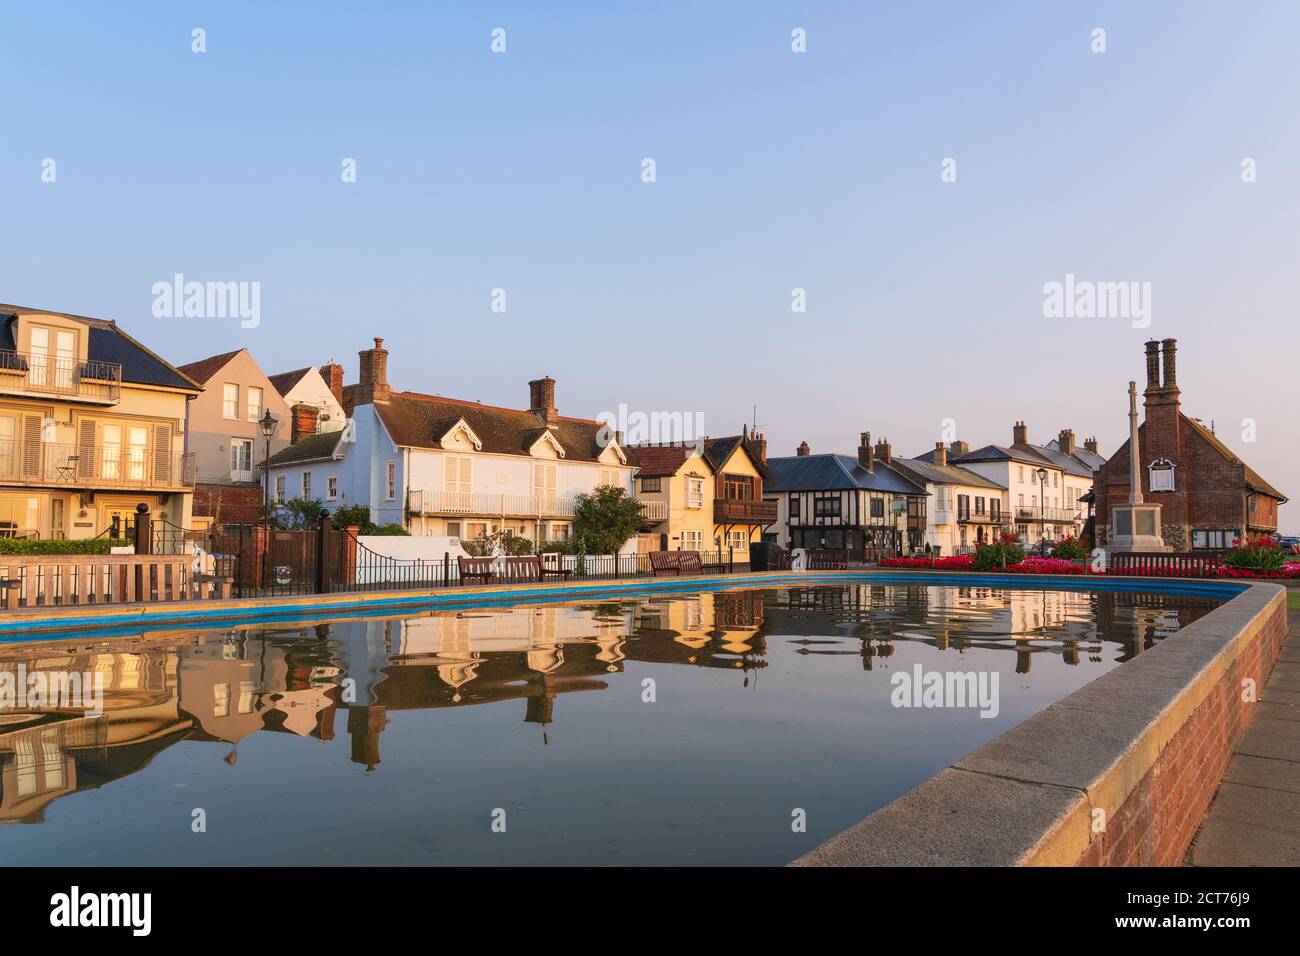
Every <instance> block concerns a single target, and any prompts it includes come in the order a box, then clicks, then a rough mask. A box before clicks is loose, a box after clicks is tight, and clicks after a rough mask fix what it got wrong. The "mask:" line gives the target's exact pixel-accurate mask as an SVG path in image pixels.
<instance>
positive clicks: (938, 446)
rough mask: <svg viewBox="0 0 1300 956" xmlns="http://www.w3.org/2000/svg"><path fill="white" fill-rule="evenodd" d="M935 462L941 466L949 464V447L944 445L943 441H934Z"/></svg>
mask: <svg viewBox="0 0 1300 956" xmlns="http://www.w3.org/2000/svg"><path fill="white" fill-rule="evenodd" d="M934 463H935V464H936V465H938V466H939V467H940V468H943V467H944V466H945V465H947V464H948V449H947V448H944V447H943V442H941V441H937V442H935V443H934Z"/></svg>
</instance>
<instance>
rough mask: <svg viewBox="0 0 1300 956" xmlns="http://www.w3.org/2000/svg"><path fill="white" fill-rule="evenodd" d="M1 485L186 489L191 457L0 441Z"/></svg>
mask: <svg viewBox="0 0 1300 956" xmlns="http://www.w3.org/2000/svg"><path fill="white" fill-rule="evenodd" d="M0 482H4V483H5V484H22V485H40V486H50V485H54V486H58V485H67V486H68V487H69V488H138V489H148V488H164V489H165V488H189V487H192V486H193V484H194V455H193V453H189V454H186V453H184V452H171V451H156V450H155V449H153V448H148V447H139V446H127V445H59V444H54V443H52V442H51V443H45V442H42V443H39V444H35V443H32V444H28V443H26V442H15V441H10V440H0Z"/></svg>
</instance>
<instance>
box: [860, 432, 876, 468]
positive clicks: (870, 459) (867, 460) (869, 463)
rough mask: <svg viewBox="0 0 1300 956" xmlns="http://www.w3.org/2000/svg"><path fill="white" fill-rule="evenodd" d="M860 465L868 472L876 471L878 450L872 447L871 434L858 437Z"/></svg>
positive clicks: (867, 433)
mask: <svg viewBox="0 0 1300 956" xmlns="http://www.w3.org/2000/svg"><path fill="white" fill-rule="evenodd" d="M858 464H859V465H861V466H862V467H863V468H865V469H867V471H871V472H874V471H875V470H876V450H875V449H874V448H872V447H871V432H863V433H862V434H861V435H860V436H859V437H858Z"/></svg>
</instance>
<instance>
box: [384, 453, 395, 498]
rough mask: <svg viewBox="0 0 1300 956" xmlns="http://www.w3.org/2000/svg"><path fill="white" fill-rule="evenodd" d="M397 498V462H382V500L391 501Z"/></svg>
mask: <svg viewBox="0 0 1300 956" xmlns="http://www.w3.org/2000/svg"><path fill="white" fill-rule="evenodd" d="M396 498H397V462H395V461H386V462H384V500H385V501H393V500H395V499H396Z"/></svg>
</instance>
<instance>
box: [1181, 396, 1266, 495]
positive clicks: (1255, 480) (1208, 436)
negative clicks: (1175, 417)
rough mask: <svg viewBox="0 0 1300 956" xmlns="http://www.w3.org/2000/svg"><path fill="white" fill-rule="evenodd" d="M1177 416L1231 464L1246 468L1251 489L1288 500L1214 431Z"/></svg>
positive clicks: (1183, 416)
mask: <svg viewBox="0 0 1300 956" xmlns="http://www.w3.org/2000/svg"><path fill="white" fill-rule="evenodd" d="M1179 417H1180V418H1181V419H1182V420H1183V422H1184V423H1185V424H1187V425H1188V426H1190V427H1191V428H1192V429H1193V430H1194V431H1196V432H1197V434H1199V435H1200V436H1201V437H1202V438H1204V439H1205V440H1206V441H1207V442H1209V443H1210V445H1211V447H1213V448H1214V450H1215V451H1217V452H1218V453H1219V454H1221V455H1222V456H1223V457H1224V458H1226V459H1228V461H1230V462H1232V463H1233V464H1239V465H1241V466H1242V467H1243V468H1244V469H1245V470H1246V484H1247V485H1249V486H1250V488H1251V490H1253V491H1259V492H1262V493H1263V494H1266V495H1268V496H1269V497H1270V498H1276V499H1278V501H1287V500H1288V499H1287V496H1286V495H1284V494H1282V492H1280V491H1278V490H1277V489H1276V488H1274V487H1273V486H1272V485H1271V484H1269V483H1268V482H1267V481H1265V480H1264V479H1263V478H1262V477H1260V475H1259V472H1257V471H1255V469H1253V468H1251V467H1250V465H1248V464H1246V463H1245V462H1244V461H1242V460H1241V459H1240V458H1238V457H1237V456H1236V455H1234V454H1233V453H1232V449H1230V448H1229V447H1228V446H1227V445H1225V444H1224V443H1223V442H1221V441H1220V440H1219V437H1218V436H1217V435H1215V434H1214V432H1212V431H1210V430H1209V429H1208V428H1206V427H1205V426H1204V425H1202V424H1201V423H1200V422H1198V421H1197V420H1196V419H1194V418H1191V417H1189V416H1187V415H1183V414H1182V413H1179Z"/></svg>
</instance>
